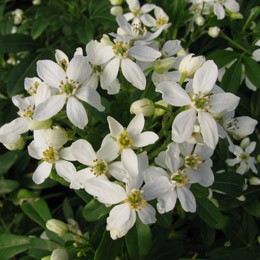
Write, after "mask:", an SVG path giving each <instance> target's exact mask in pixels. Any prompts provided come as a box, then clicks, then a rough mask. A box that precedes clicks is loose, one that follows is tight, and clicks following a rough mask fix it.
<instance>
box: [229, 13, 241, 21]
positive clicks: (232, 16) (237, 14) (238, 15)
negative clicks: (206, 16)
mask: <svg viewBox="0 0 260 260" xmlns="http://www.w3.org/2000/svg"><path fill="white" fill-rule="evenodd" d="M229 16H230V18H231V19H234V20H236V19H243V18H244V16H243V15H242V14H241V13H231V14H230V15H229Z"/></svg>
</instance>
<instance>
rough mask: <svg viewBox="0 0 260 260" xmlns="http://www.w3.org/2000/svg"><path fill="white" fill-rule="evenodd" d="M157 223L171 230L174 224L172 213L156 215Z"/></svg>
mask: <svg viewBox="0 0 260 260" xmlns="http://www.w3.org/2000/svg"><path fill="white" fill-rule="evenodd" d="M156 219H157V223H158V224H159V225H160V226H162V227H164V228H170V227H171V224H172V212H168V213H165V214H159V213H157V214H156Z"/></svg>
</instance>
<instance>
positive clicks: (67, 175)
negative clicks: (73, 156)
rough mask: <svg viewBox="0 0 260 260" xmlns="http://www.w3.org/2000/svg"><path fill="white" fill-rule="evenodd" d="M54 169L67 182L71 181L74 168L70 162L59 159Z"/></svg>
mask: <svg viewBox="0 0 260 260" xmlns="http://www.w3.org/2000/svg"><path fill="white" fill-rule="evenodd" d="M55 169H56V171H57V173H58V175H59V176H61V177H62V178H63V179H65V180H66V181H67V182H71V181H72V180H73V179H74V178H75V175H76V168H75V166H74V165H73V164H72V163H71V162H67V161H64V160H59V161H57V162H56V163H55Z"/></svg>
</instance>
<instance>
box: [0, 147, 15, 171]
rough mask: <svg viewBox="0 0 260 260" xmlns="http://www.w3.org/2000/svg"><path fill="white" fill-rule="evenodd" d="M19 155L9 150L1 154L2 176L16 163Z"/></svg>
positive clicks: (0, 169) (0, 168)
mask: <svg viewBox="0 0 260 260" xmlns="http://www.w3.org/2000/svg"><path fill="white" fill-rule="evenodd" d="M17 157H18V155H17V152H7V153H5V154H1V155H0V165H1V167H0V176H1V175H4V174H5V173H7V172H8V171H9V169H10V168H11V167H12V166H13V165H14V163H15V161H16V159H17Z"/></svg>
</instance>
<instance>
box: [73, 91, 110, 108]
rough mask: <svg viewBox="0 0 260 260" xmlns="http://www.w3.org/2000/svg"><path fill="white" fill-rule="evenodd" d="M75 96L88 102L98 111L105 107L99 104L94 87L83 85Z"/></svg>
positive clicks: (98, 97)
mask: <svg viewBox="0 0 260 260" xmlns="http://www.w3.org/2000/svg"><path fill="white" fill-rule="evenodd" d="M75 95H76V97H78V98H79V99H81V100H83V101H85V102H86V103H88V104H90V105H91V106H93V107H94V108H96V109H97V110H98V111H104V110H105V107H104V106H102V104H101V98H100V95H99V94H98V92H97V91H96V90H95V89H94V88H90V87H83V88H80V89H79V90H78V91H77V92H76V94H75Z"/></svg>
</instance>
